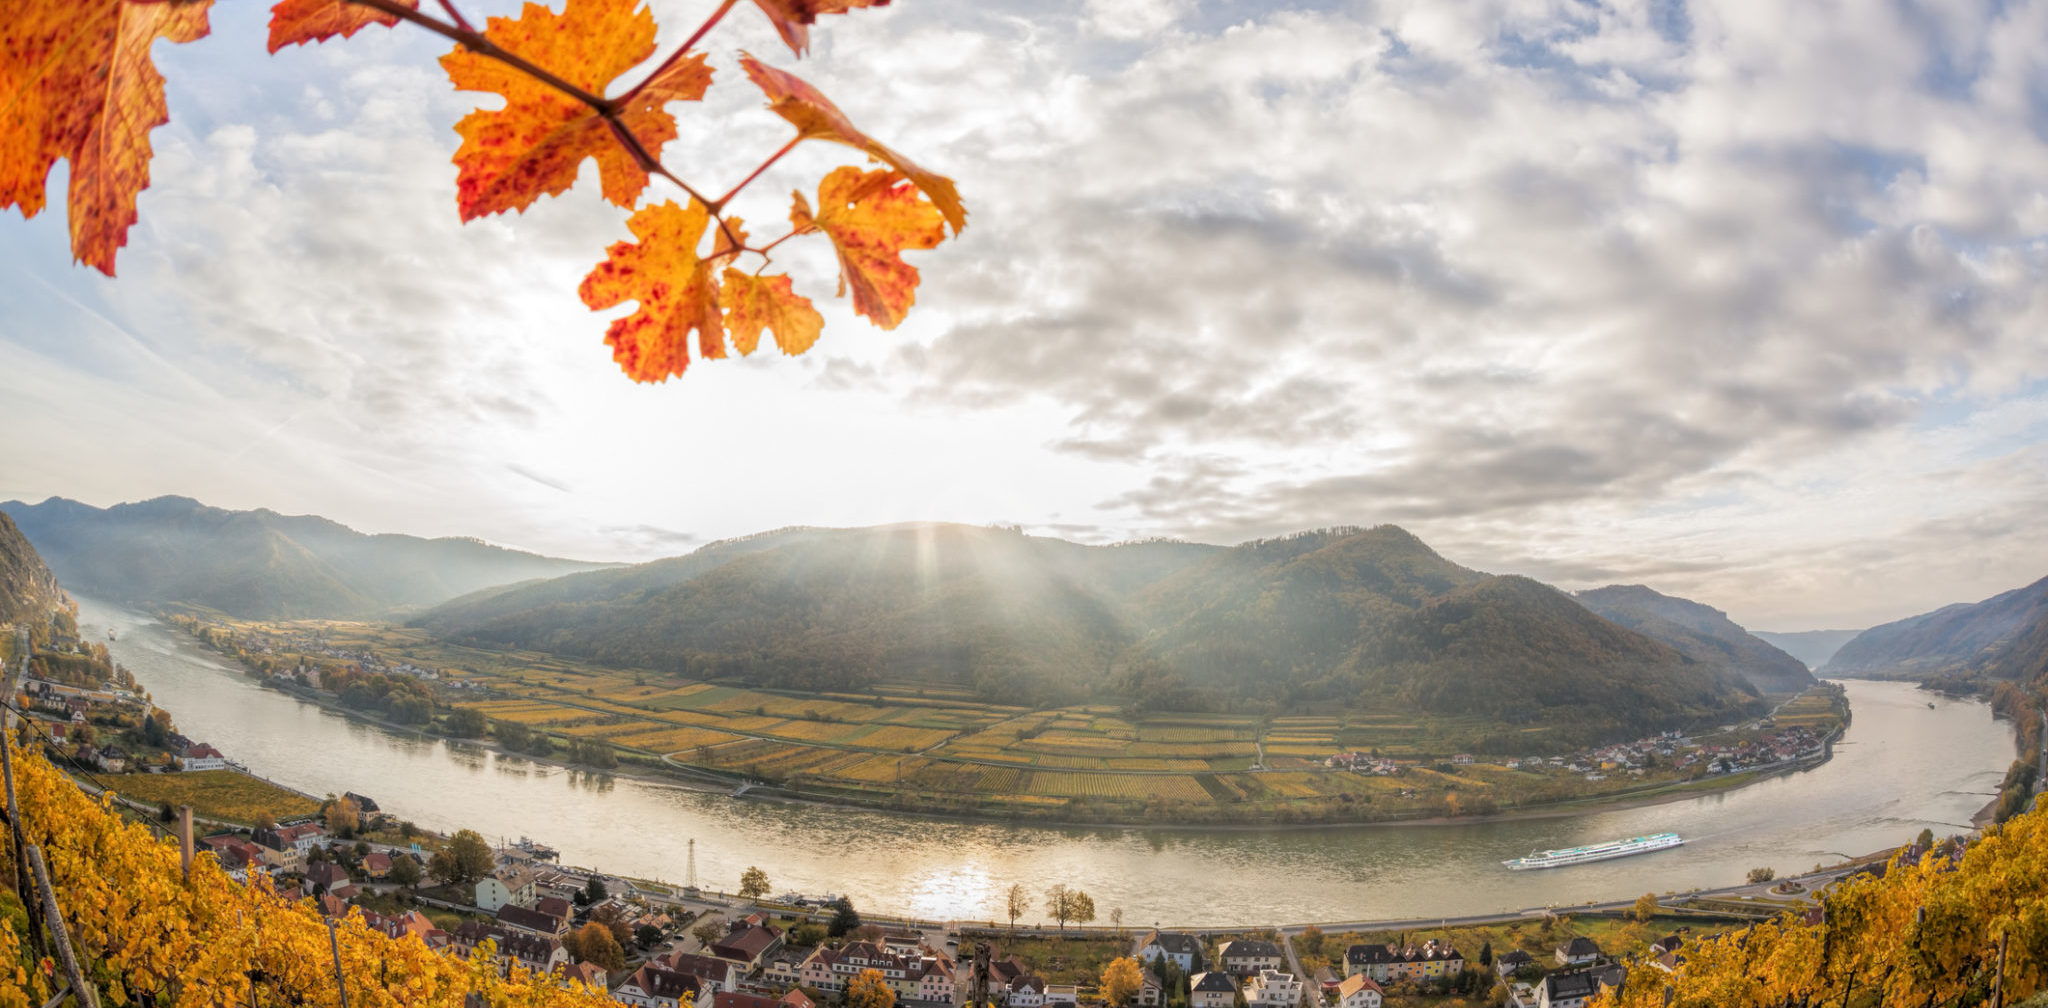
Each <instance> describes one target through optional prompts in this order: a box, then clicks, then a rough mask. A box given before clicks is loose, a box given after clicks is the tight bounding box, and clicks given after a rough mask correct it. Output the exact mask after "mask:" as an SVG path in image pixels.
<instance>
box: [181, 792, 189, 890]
mask: <svg viewBox="0 0 2048 1008" xmlns="http://www.w3.org/2000/svg"><path fill="white" fill-rule="evenodd" d="M178 865H179V867H181V868H183V869H184V871H185V881H186V883H188V884H189V883H191V881H192V806H190V805H180V806H178Z"/></svg>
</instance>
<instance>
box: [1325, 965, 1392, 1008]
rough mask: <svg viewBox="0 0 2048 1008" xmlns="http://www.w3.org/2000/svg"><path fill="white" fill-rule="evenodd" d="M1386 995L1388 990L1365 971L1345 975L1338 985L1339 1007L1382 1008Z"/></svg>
mask: <svg viewBox="0 0 2048 1008" xmlns="http://www.w3.org/2000/svg"><path fill="white" fill-rule="evenodd" d="M1386 997H1387V992H1386V991H1383V990H1381V989H1380V985H1379V984H1376V983H1374V982H1373V980H1372V978H1371V977H1369V976H1366V975H1365V974H1363V973H1354V974H1352V975H1350V976H1348V977H1345V978H1344V980H1343V982H1341V983H1339V984H1338V985H1337V1008H1380V1002H1381V1001H1384V1000H1386Z"/></svg>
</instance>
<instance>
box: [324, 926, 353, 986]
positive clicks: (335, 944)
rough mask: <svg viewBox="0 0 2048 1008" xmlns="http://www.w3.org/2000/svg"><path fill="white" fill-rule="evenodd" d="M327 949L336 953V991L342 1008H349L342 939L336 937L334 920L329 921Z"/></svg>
mask: <svg viewBox="0 0 2048 1008" xmlns="http://www.w3.org/2000/svg"><path fill="white" fill-rule="evenodd" d="M327 947H328V949H329V950H331V951H333V953H334V990H335V992H336V993H338V994H340V995H341V1008H348V980H347V979H345V978H344V977H343V976H342V973H341V939H340V938H337V937H335V935H334V918H332V917H330V918H328V919H327Z"/></svg>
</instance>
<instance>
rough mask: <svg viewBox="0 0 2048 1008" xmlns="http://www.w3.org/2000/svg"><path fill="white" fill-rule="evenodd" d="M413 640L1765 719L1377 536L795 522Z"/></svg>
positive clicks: (1734, 689) (780, 677)
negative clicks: (1133, 533) (1080, 536)
mask: <svg viewBox="0 0 2048 1008" xmlns="http://www.w3.org/2000/svg"><path fill="white" fill-rule="evenodd" d="M414 622H415V625H419V626H423V627H425V628H427V629H428V630H430V631H431V632H433V633H435V634H436V635H438V636H441V637H444V638H446V639H449V640H453V641H458V642H461V643H468V644H479V645H484V646H493V647H509V648H534V649H541V650H548V651H554V652H557V653H561V654H564V655H570V656H575V657H582V658H588V659H593V660H596V661H600V662H605V663H609V664H616V665H625V666H633V667H643V668H651V669H656V670H660V671H667V672H671V673H675V674H678V675H688V676H693V677H723V678H731V679H736V680H740V681H744V682H747V683H750V684H754V685H766V686H771V687H782V688H797V689H849V688H859V687H860V686H862V685H866V684H869V683H872V682H875V681H877V680H880V679H890V680H906V679H910V680H917V679H929V680H933V681H941V682H948V683H956V684H962V685H967V686H970V687H972V688H974V689H975V690H976V691H977V692H978V693H980V694H981V695H982V696H984V697H986V698H988V699H991V700H999V701H1006V702H1023V703H1042V702H1071V701H1074V700H1077V699H1084V698H1089V697H1097V698H1103V699H1111V698H1114V699H1117V700H1120V701H1125V702H1131V703H1135V704H1137V705H1139V706H1140V707H1143V708H1153V709H1172V710H1225V709H1231V710H1240V709H1244V708H1245V707H1246V706H1247V705H1251V706H1252V707H1253V708H1254V709H1275V710H1278V709H1283V708H1297V707H1302V706H1307V705H1313V704H1321V703H1337V704H1344V705H1359V704H1364V705H1373V706H1382V707H1394V708H1400V709H1410V710H1428V711H1436V712H1442V713H1446V714H1471V715H1483V716H1485V717H1488V718H1492V719H1495V720H1501V721H1505V722H1510V723H1528V722H1537V723H1540V722H1545V721H1557V720H1560V719H1563V718H1565V717H1567V716H1569V717H1571V718H1573V719H1576V721H1578V722H1582V723H1584V724H1586V725H1587V726H1588V728H1589V730H1598V731H1609V730H1612V729H1614V728H1615V727H1616V726H1619V725H1628V726H1631V727H1650V726H1653V725H1656V726H1672V725H1676V724H1679V723H1685V722H1693V721H1699V720H1706V719H1714V718H1725V717H1728V716H1740V715H1742V714H1746V713H1748V712H1750V711H1751V710H1753V709H1755V708H1756V707H1757V703H1758V698H1757V692H1756V690H1755V689H1754V688H1752V687H1751V686H1749V685H1748V684H1747V683H1746V682H1744V681H1743V680H1742V679H1741V678H1740V676H1738V675H1736V674H1735V673H1734V672H1733V671H1732V670H1731V669H1730V667H1729V664H1728V662H1727V660H1726V659H1725V656H1720V655H1708V654H1704V653H1703V654H1700V655H1694V654H1690V653H1687V652H1686V651H1685V649H1682V648H1674V647H1671V646H1668V645H1666V644H1662V643H1659V642H1657V641H1655V640H1652V639H1650V638H1648V637H1645V636H1643V635H1642V634H1639V633H1637V632H1635V631H1632V630H1629V629H1627V628H1625V627H1622V626H1619V625H1616V624H1614V623H1611V622H1609V621H1607V620H1605V619H1602V618H1601V617H1599V616H1598V615H1596V614H1594V613H1593V612H1592V611H1591V610H1589V609H1587V608H1586V607H1584V606H1582V605H1580V604H1578V603H1577V602H1575V601H1573V600H1572V599H1571V598H1570V597H1569V596H1567V595H1565V594H1563V593H1562V592H1559V591H1557V590H1556V589H1553V588H1550V587H1548V586H1545V585H1541V584H1539V583H1537V582H1534V581H1530V580H1528V579H1526V578H1518V577H1496V576H1492V575H1488V574H1484V573H1481V572H1479V571H1474V570H1470V569H1467V568H1464V567H1461V566H1458V565H1457V564H1454V563H1451V562H1450V561H1447V560H1445V559H1444V558H1442V557H1441V556H1438V555H1437V554H1436V553H1435V552H1434V551H1432V550H1430V549H1429V547H1428V546H1426V545H1425V544H1423V543H1422V542H1421V540H1419V539H1417V538H1415V537H1414V536H1413V535H1410V534H1409V533H1407V532H1406V531H1404V530H1402V529H1399V528H1395V527H1393V526H1381V527H1378V528H1373V529H1333V530H1324V531H1320V532H1310V533H1301V534H1299V535H1294V536H1288V537H1284V538H1279V539H1269V540H1259V541H1255V542H1250V543H1245V544H1242V545H1240V546H1236V547H1230V548H1224V547H1216V546H1200V545H1194V544H1188V543H1177V542H1147V543H1136V544H1126V545H1119V546H1082V545H1077V544H1074V543H1069V542H1063V541H1061V540H1057V539H1047V538H1040V537H1033V536H1026V535H1023V534H1021V533H1020V532H1018V531H1015V530H1006V529H991V528H976V527H969V526H961V525H938V524H934V525H913V526H892V527H884V528H871V529H839V530H831V529H788V530H782V531H779V532H775V533H765V534H763V535H760V536H754V537H749V538H748V539H746V540H738V541H734V542H730V543H719V544H713V545H712V546H708V547H706V548H705V549H703V550H699V551H698V552H697V553H693V554H691V555H689V556H686V557H679V558H673V559H670V560H662V561H657V562H655V563H653V564H643V565H640V566H637V567H632V568H623V569H619V570H613V571H600V572H593V573H587V574H579V575H573V576H570V577H565V578H560V579H556V580H554V581H550V582H544V583H540V584H532V585H521V586H517V587H513V588H510V589H505V590H501V591H495V592H489V593H481V594H479V595H475V596H471V597H469V598H465V599H459V600H456V601H455V602H452V603H449V604H447V605H444V606H441V607H439V608H437V609H434V610H432V611H430V612H427V613H425V614H422V615H421V616H419V617H418V618H416V619H415V621H414ZM1780 657H1781V658H1782V656H1780Z"/></svg>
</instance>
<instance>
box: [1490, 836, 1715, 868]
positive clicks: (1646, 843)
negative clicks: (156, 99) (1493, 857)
mask: <svg viewBox="0 0 2048 1008" xmlns="http://www.w3.org/2000/svg"><path fill="white" fill-rule="evenodd" d="M1684 842H1685V841H1684V840H1682V839H1680V838H1679V836H1678V834H1676V833H1652V834H1650V835H1649V836H1639V837H1630V838H1628V839H1627V840H1609V841H1607V842H1606V843H1597V844H1587V845H1586V846H1584V847H1566V848H1564V849H1562V850H1547V851H1537V852H1536V853H1534V854H1531V855H1529V856H1528V857H1525V858H1515V859H1514V860H1512V861H1502V862H1501V864H1504V865H1507V866H1508V867H1509V868H1512V869H1514V870H1515V871H1526V870H1528V869H1530V868H1561V867H1563V866H1565V865H1575V864H1585V863H1586V862H1588V861H1605V860H1607V859H1608V858H1618V857H1627V856H1629V855H1631V854H1648V853H1649V852H1651V851H1660V850H1663V849H1665V848H1666V847H1676V846H1678V845H1679V844H1682V843H1684Z"/></svg>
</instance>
